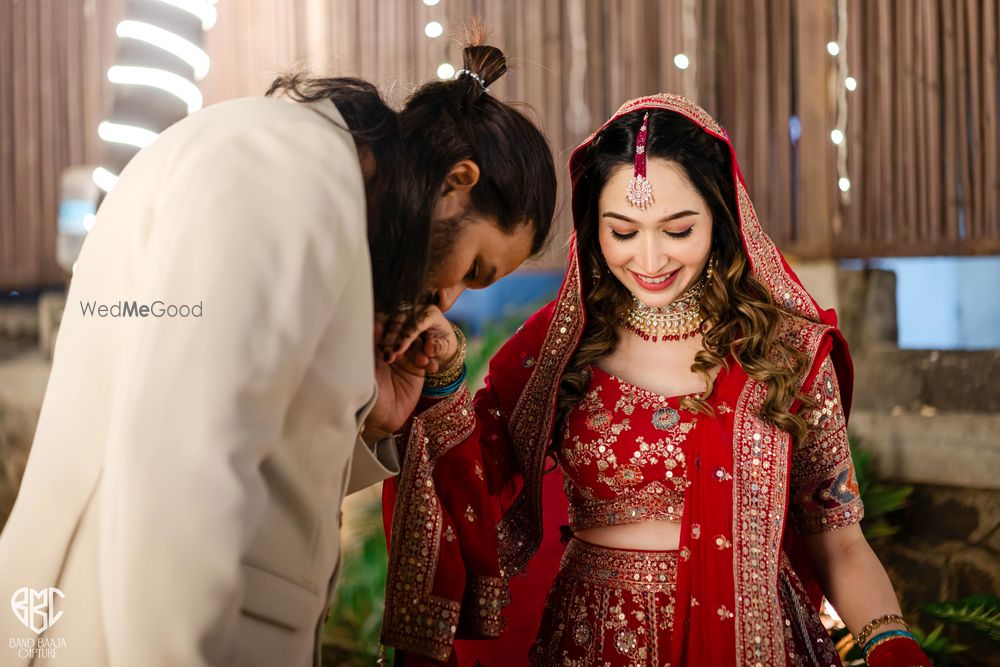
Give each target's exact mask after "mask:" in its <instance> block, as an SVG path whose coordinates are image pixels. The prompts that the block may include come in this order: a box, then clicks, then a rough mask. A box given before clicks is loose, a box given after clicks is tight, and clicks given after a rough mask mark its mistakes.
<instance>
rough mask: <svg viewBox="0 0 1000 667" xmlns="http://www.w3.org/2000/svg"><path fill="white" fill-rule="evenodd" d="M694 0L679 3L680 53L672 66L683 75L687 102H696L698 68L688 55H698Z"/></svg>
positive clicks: (697, 32) (675, 57)
mask: <svg viewBox="0 0 1000 667" xmlns="http://www.w3.org/2000/svg"><path fill="white" fill-rule="evenodd" d="M695 3H696V0H683V1H682V2H681V52H680V53H678V54H677V55H676V56H674V65H676V66H677V68H678V69H679V70H681V71H682V72H683V73H684V74H683V76H682V77H681V79H682V82H683V88H682V90H683V91H684V96H685V97H687V98H688V99H689V100H692V101H695V102H697V100H698V67H697V63H696V62H695V59H694V58H693V57H690V56H688V54H689V53H690V54H695V53H698V35H699V31H698V20H697V13H696V8H695Z"/></svg>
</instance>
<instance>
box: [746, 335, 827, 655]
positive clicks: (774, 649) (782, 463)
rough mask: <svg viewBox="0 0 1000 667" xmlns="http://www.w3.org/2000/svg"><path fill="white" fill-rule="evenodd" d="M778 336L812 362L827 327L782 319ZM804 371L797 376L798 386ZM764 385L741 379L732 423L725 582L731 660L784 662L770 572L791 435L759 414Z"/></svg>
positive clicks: (778, 542)
mask: <svg viewBox="0 0 1000 667" xmlns="http://www.w3.org/2000/svg"><path fill="white" fill-rule="evenodd" d="M783 327H784V329H785V331H784V332H783V333H782V336H781V338H782V339H783V340H784V341H785V342H786V343H788V344H790V345H792V346H793V347H795V348H796V349H798V350H801V351H803V352H804V353H805V354H806V356H807V358H808V359H810V360H815V358H816V354H817V351H818V350H819V346H820V342H821V341H822V340H823V336H824V335H826V333H827V332H828V331H829V330H830V329H831V327H829V326H827V325H824V324H816V323H814V322H809V321H806V320H803V319H800V318H793V317H787V318H785V320H784V322H783ZM809 370H810V368H809V367H806V368H805V369H804V370H803V371H802V374H801V377H799V383H800V384H801V383H802V382H803V381H804V380H805V379H806V378H805V375H807V374H808V372H809ZM766 396H767V384H766V383H764V382H761V381H759V380H754V379H749V380H748V381H747V383H746V385H744V387H743V390H742V391H741V392H740V398H739V401H738V402H737V405H736V413H735V415H734V421H733V524H734V525H733V582H734V585H735V592H736V599H735V604H736V628H735V629H736V659H737V664H743V665H749V666H751V667H760V666H761V665H784V664H785V646H784V642H783V637H784V632H785V628H784V623H783V620H782V614H781V601H780V599H779V590H778V575H779V570H780V565H781V562H782V541H783V537H784V525H785V522H784V519H785V510H786V505H787V502H788V480H789V472H790V460H791V436H790V435H789V434H788V433H786V432H784V431H782V430H781V429H779V428H778V427H777V426H774V425H773V424H771V423H769V422H768V421H767V420H765V419H763V418H762V417H761V416H760V411H761V408H762V406H763V403H764V399H765V398H766Z"/></svg>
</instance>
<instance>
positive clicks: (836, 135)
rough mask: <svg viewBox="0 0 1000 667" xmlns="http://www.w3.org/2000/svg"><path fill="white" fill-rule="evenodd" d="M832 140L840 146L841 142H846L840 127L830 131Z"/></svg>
mask: <svg viewBox="0 0 1000 667" xmlns="http://www.w3.org/2000/svg"><path fill="white" fill-rule="evenodd" d="M830 141H832V142H833V143H835V144H837V145H838V146H839V145H840V144H842V143H844V133H843V132H842V131H840V130H839V129H838V130H834V131H832V132H831V133H830Z"/></svg>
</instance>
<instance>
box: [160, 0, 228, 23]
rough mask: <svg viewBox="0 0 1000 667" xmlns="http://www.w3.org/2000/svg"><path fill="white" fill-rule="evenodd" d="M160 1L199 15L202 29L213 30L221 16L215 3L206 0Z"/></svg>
mask: <svg viewBox="0 0 1000 667" xmlns="http://www.w3.org/2000/svg"><path fill="white" fill-rule="evenodd" d="M160 2H163V3H165V4H168V5H172V6H174V7H176V8H177V9H182V10H184V11H185V12H187V13H188V14H193V15H194V16H197V17H198V18H199V19H201V27H202V30H211V29H212V28H214V27H215V22H216V21H217V20H218V18H219V14H218V12H217V11H216V10H215V3H212V2H206V1H205V0H160Z"/></svg>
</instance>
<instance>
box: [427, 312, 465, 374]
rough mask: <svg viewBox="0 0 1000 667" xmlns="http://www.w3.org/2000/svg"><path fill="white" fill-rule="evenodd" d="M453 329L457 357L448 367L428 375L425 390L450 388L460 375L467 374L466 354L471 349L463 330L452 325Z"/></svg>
mask: <svg viewBox="0 0 1000 667" xmlns="http://www.w3.org/2000/svg"><path fill="white" fill-rule="evenodd" d="M451 328H452V329H453V330H454V331H455V337H456V339H457V340H458V349H457V350H456V351H455V356H454V357H452V360H451V361H450V362H449V363H448V365H447V366H446V367H444V368H442V369H440V370H438V372H436V373H428V374H427V376H426V377H425V378H424V388H425V389H441V388H442V387H448V386H450V385H452V384H454V383H455V382H456V380H458V376H459V375H463V376H464V373H465V354H466V351H467V350H468V348H469V343H468V341H467V340H466V339H465V334H464V333H462V330H461V329H460V328H458V327H457V326H455V325H454V324H452V325H451Z"/></svg>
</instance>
